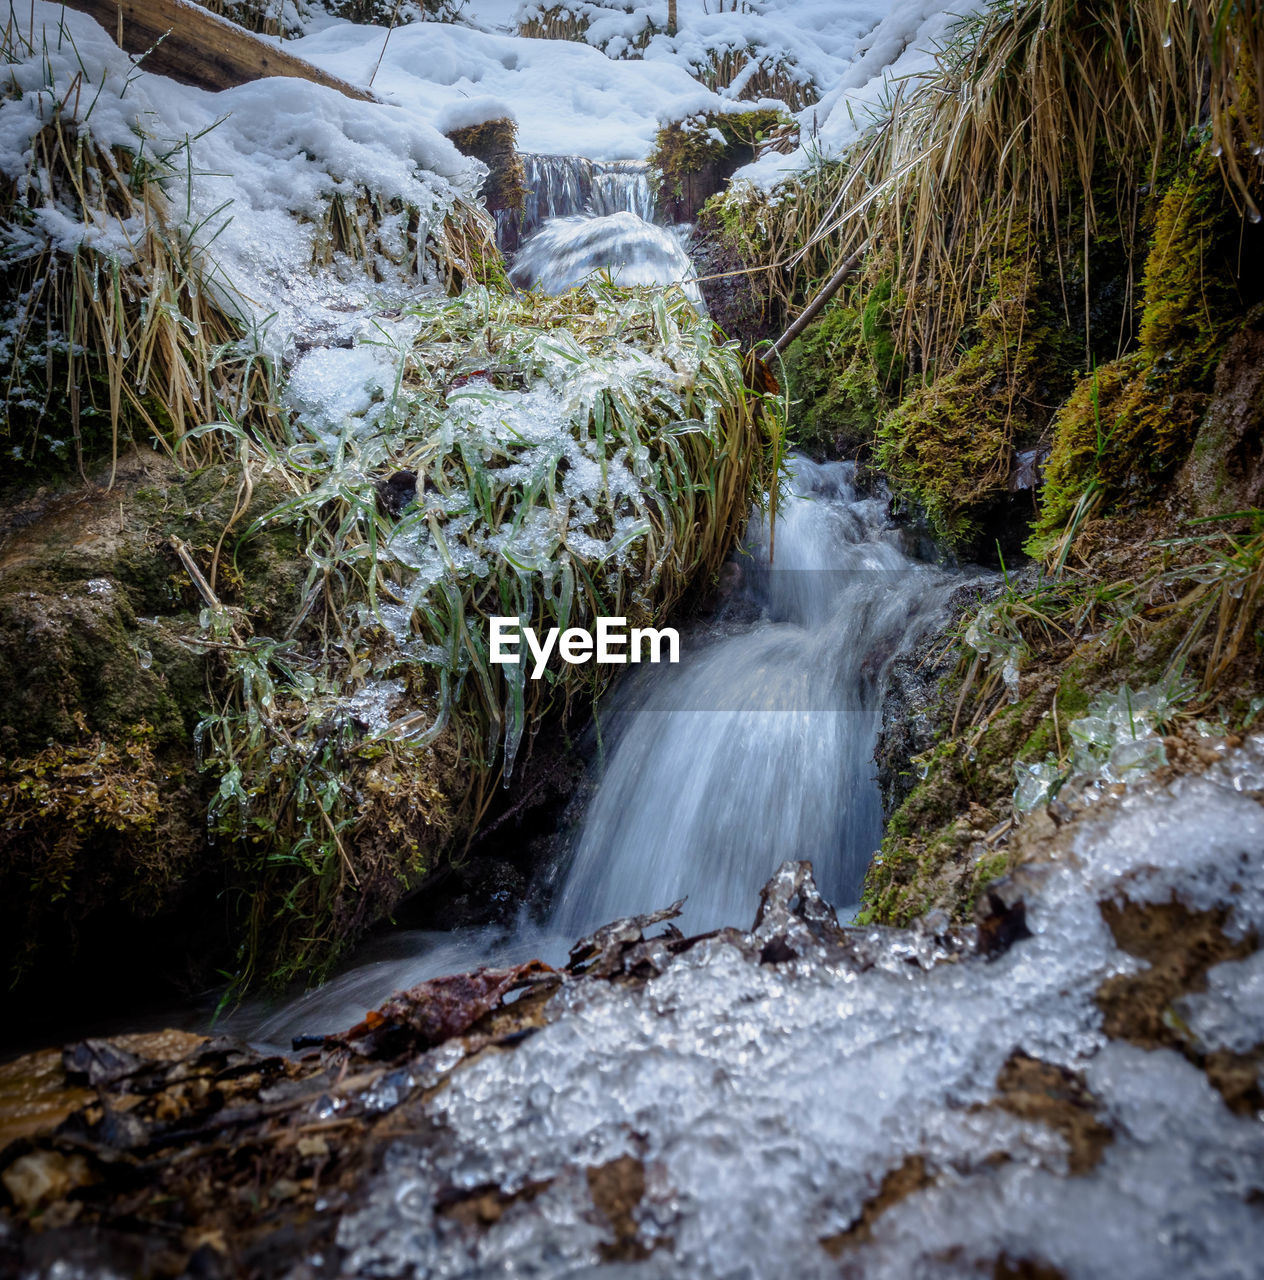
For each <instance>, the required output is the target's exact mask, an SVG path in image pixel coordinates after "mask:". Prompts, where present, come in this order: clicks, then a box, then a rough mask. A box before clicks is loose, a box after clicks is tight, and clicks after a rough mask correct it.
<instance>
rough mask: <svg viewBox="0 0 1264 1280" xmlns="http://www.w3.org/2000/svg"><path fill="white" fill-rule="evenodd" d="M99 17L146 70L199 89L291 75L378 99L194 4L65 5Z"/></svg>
mask: <svg viewBox="0 0 1264 1280" xmlns="http://www.w3.org/2000/svg"><path fill="white" fill-rule="evenodd" d="M66 3H67V4H68V5H69V7H70V8H72V9H78V10H79V11H80V12H81V13H86V14H88V16H89V17H92V18H95V19H96V20H97V21H98V22H99V23H100V24H101V25H102V26H103V27H104V28H105V30H106V31H107V32H109V34H110V35H112V36H113V37H114V39H115V41H116V42H117V43H118V46H119V48H121V49H124V50H126V51H127V52H128V53H130V54H133V55H136V56H139V55H140V54H144V55H145V58H144V67H143V69H144V70H145V71H152V72H153V73H154V74H155V75H160V76H169V77H170V78H171V79H172V80H179V81H180V82H181V83H182V84H192V85H196V86H197V87H198V88H200V89H211V90H219V89H230V88H232V87H233V86H234V85H238V84H245V83H247V81H250V80H262V79H263V78H264V77H265V76H292V77H294V78H295V79H299V80H310V81H311V82H312V83H313V84H320V85H324V86H325V87H326V88H328V89H336V90H337V91H338V92H339V93H342V94H345V95H346V96H347V97H348V98H358V99H360V101H362V102H376V101H378V99H377V98H376V97H375V95H373V94H372V93H370V92H369V91H368V90H367V89H361V88H358V87H357V86H355V85H353V84H348V83H347V81H345V80H340V79H339V78H338V77H337V76H331V75H330V74H329V73H328V72H327V71H322V70H320V68H319V67H314V66H312V64H311V63H310V62H304V61H303V59H302V58H296V57H295V56H294V55H293V54H291V53H286V52H285V51H284V50H283V49H280V48H278V47H277V46H276V45H275V44H273V43H272V42H271V41H269V40H265V39H264V38H263V37H262V36H257V35H255V34H254V33H253V32H251V31H247V30H246V29H245V28H244V27H239V26H238V25H237V24H236V23H235V22H230V21H229V20H228V19H227V18H221V17H220V16H219V15H218V14H214V13H211V12H210V11H209V10H207V9H203V8H201V7H200V6H198V5H196V4H192V3H191V2H190V0H66Z"/></svg>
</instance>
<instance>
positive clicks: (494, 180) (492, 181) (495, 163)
mask: <svg viewBox="0 0 1264 1280" xmlns="http://www.w3.org/2000/svg"><path fill="white" fill-rule="evenodd" d="M448 136H449V137H450V138H451V139H452V141H453V142H454V143H455V144H456V148H457V150H458V151H460V152H461V153H462V154H463V155H467V156H473V157H474V159H475V160H481V161H482V162H483V163H484V164H485V165H486V166H487V170H488V173H487V181H486V182H485V183H484V184H483V189H482V192H481V195H482V197H483V203H484V204H486V206H487V210H488V212H489V213H491V214H493V215H495V214H498V213H521V212H522V207H523V204H524V202H525V200H526V197H527V175H526V170H525V169H524V168H523V165H522V157H521V156H520V155H519V154H518V151H517V144H518V126H517V124H516V122H515V121H513V120H511V119H509V118H507V117H501V118H499V119H496V120H488V121H485V122H484V123H483V124H472V125H469V126H467V127H466V128H464V129H454V130H453V131H452V133H450V134H449V135H448ZM483 283H487V282H486V281H484V282H483Z"/></svg>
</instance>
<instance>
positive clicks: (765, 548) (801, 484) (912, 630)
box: [552, 458, 954, 936]
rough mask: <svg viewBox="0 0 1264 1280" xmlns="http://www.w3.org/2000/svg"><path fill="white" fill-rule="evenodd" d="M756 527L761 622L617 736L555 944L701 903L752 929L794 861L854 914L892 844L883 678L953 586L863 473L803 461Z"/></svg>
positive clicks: (751, 603) (662, 690)
mask: <svg viewBox="0 0 1264 1280" xmlns="http://www.w3.org/2000/svg"><path fill="white" fill-rule="evenodd" d="M769 541H770V538H769V530H768V526H767V524H766V523H765V522H759V523H756V524H755V525H754V526H753V528H752V530H751V534H750V536H749V537H748V540H747V546H746V548H745V550H746V552H747V554H746V555H744V556H741V557H739V558H738V559H737V560H736V561H735V563H736V564H737V565H738V566H740V569H739V570H738V571H737V572H739V573H740V577H741V583H740V586H739V587H738V589H737V590H736V592H735V593H734V595H735V599H734V601H733V605H732V606H731V608H732V609H733V611H735V612H736V613H737V614H738V615H739V616H741V615H742V614H743V612H744V613H745V614H746V616H747V617H750V615H751V614H752V613H753V614H755V618H754V621H748V622H747V623H745V624H744V625H742V626H740V627H739V629H737V630H736V631H735V633H734V634H731V635H727V636H722V637H721V638H719V639H717V640H714V641H712V642H711V643H709V644H706V645H704V646H703V647H702V648H701V649H700V650H698V651H696V652H694V653H692V654H689V655H687V656H686V657H685V659H684V660H683V662H682V664H681V665H680V666H679V667H675V668H672V667H661V666H660V667H654V668H650V669H648V670H646V671H644V672H642V673H640V674H639V677H638V678H637V679H635V680H634V681H633V682H632V683H631V686H630V687H629V688H628V689H627V690H626V691H625V693H624V697H623V699H622V701H621V704H620V706H619V707H618V708H617V709H616V711H615V712H614V713H613V715H612V716H611V717H610V718H609V720H608V723H607V725H606V727H605V737H606V744H607V750H608V762H607V764H606V767H605V770H604V773H603V775H602V777H601V780H600V783H599V785H598V788H597V792H596V796H595V798H594V800H593V802H592V805H591V807H590V809H589V812H588V815H587V818H586V820H585V822H584V824H583V828H582V833H581V835H580V838H579V841H578V848H577V851H576V853H575V858H574V863H573V865H572V867H571V869H570V873H569V877H568V878H567V880H566V883H565V886H564V888H563V890H562V892H561V894H560V896H559V899H558V902H557V906H556V909H555V913H554V918H553V922H552V924H553V931H554V932H556V933H560V934H563V935H565V936H578V935H580V934H582V933H584V932H586V931H588V930H590V929H592V928H595V927H596V926H598V925H600V924H602V923H604V922H605V921H607V920H611V919H614V918H616V917H618V916H624V915H629V914H632V913H635V912H641V911H649V910H653V909H655V908H657V907H661V906H664V905H666V904H667V903H669V902H672V901H673V900H675V899H677V898H685V897H687V898H688V902H687V904H686V907H685V913H684V917H683V919H682V921H681V922H680V923H681V927H682V928H683V929H684V930H685V931H686V932H696V931H698V930H702V929H709V928H714V927H717V926H720V925H724V924H732V923H734V922H745V920H746V919H747V917H749V915H750V914H751V904H752V903H753V902H754V901H756V899H757V898H758V894H759V889H760V886H761V885H763V883H764V882H765V881H766V880H767V879H768V877H769V876H770V875H771V874H772V872H773V871H774V870H775V869H776V867H777V866H778V864H779V863H781V862H782V861H783V860H784V859H786V858H808V859H811V860H812V862H813V864H814V865H815V868H816V875H817V880H818V883H819V884H820V886H821V889H822V892H823V893H824V895H825V896H826V898H828V899H830V900H831V901H833V902H835V903H837V904H840V905H842V904H848V903H855V902H856V901H857V900H858V899H859V896H860V889H861V884H862V881H863V879H864V875H865V870H866V868H867V866H868V862H869V858H870V856H871V855H872V853H873V851H874V850H875V849H876V848H877V847H878V844H879V842H880V840H881V837H882V815H881V811H880V807H879V799H878V792H877V787H876V785H875V784H874V781H873V773H874V766H873V752H874V745H875V742H876V737H877V731H878V721H879V701H880V692H881V689H880V686H881V677H882V674H883V672H884V670H885V668H886V666H887V664H888V663H889V661H890V660H891V658H892V657H894V656H895V654H896V653H897V652H898V651H899V650H900V648H901V647H903V646H904V645H905V644H906V643H907V642H908V640H909V639H910V638H911V637H912V636H914V635H915V634H916V633H917V632H918V630H919V629H920V628H922V627H924V626H925V625H926V624H927V623H928V622H929V621H930V620H931V618H932V617H933V616H934V614H935V613H936V611H937V610H938V608H939V606H940V604H941V603H942V601H943V600H944V599H945V597H946V594H947V592H948V590H949V589H950V587H951V585H953V583H954V580H953V579H952V578H951V577H950V576H949V575H948V574H946V573H944V572H942V571H940V570H938V569H935V568H933V567H931V566H929V565H925V564H920V563H918V562H916V561H913V560H911V559H909V557H908V556H907V555H906V554H905V553H904V551H903V550H902V548H901V546H900V535H899V532H898V531H897V530H896V528H895V527H894V526H893V525H892V524H891V522H890V520H889V518H888V515H887V511H886V503H885V501H884V500H883V499H882V498H881V497H876V496H873V497H866V496H865V495H863V494H862V493H860V492H858V490H857V487H856V478H855V467H854V464H852V463H843V462H839V463H827V464H823V465H817V464H815V463H812V462H809V461H808V460H807V459H803V458H798V459H794V460H793V478H792V483H791V492H790V494H789V495H788V497H787V500H786V501H785V503H784V504H783V506H782V511H781V515H780V517H779V519H778V521H777V525H776V548H775V550H776V554H775V563H774V564H770V563H769V555H768V552H769Z"/></svg>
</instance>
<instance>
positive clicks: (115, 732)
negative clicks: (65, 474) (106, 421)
mask: <svg viewBox="0 0 1264 1280" xmlns="http://www.w3.org/2000/svg"><path fill="white" fill-rule="evenodd" d="M108 475H109V471H108V468H107V469H106V470H105V471H103V472H101V473H100V474H98V475H94V476H93V481H94V483H92V484H90V485H88V486H78V487H75V488H71V489H65V490H60V491H59V490H56V489H53V488H51V487H46V488H45V489H43V490H39V491H36V492H35V493H34V494H31V495H29V496H28V497H27V498H26V500H25V501H24V502H19V503H14V504H13V505H11V506H10V507H9V508H8V510H7V511H6V513H5V514H6V517H7V521H8V525H9V527H8V529H7V531H6V532H7V537H6V544H5V562H4V567H3V571H2V572H0V758H2V759H0V828H3V831H2V832H0V935H2V936H3V939H4V943H3V954H0V963H3V965H4V966H5V968H6V969H7V970H8V972H9V976H10V978H14V977H16V976H19V974H20V975H21V976H22V977H23V978H24V979H25V980H27V981H28V982H37V981H40V980H42V979H43V975H45V974H46V973H57V972H64V971H65V969H66V967H67V966H68V965H69V964H70V962H71V960H72V958H73V954H74V951H75V939H76V937H78V936H80V935H81V934H82V933H83V931H84V930H85V929H90V930H97V929H98V928H100V929H102V930H104V931H106V932H107V933H108V932H109V928H108V927H107V926H106V924H105V923H104V922H105V921H113V922H114V927H115V928H119V927H125V926H124V922H126V927H132V926H134V925H136V924H137V923H143V922H146V921H152V920H155V919H157V918H160V917H164V916H170V913H172V912H173V911H175V910H176V909H177V908H180V907H181V906H182V904H183V903H185V902H186V901H187V900H188V897H189V895H190V893H196V892H203V893H205V894H206V895H208V896H211V897H213V896H215V895H218V894H220V893H222V892H223V890H224V888H225V887H226V883H227V878H228V868H227V863H226V859H225V856H224V854H223V852H222V851H221V850H219V849H215V848H212V847H210V846H208V844H207V839H206V817H205V815H206V795H205V791H204V784H203V781H202V779H201V777H200V775H199V770H198V762H197V759H196V756H195V751H194V730H195V727H196V726H197V724H198V722H199V721H200V720H201V718H202V717H203V716H204V715H205V714H206V711H207V709H208V705H209V689H210V685H211V683H212V682H213V677H214V674H215V667H214V663H213V662H211V661H209V660H208V657H207V653H206V650H205V649H204V648H203V647H202V646H200V645H199V644H197V643H195V641H196V639H197V637H198V636H199V635H200V633H201V627H200V625H199V619H198V612H199V610H200V608H201V607H202V601H201V599H200V597H199V596H198V595H197V593H196V592H195V591H193V589H192V587H191V585H190V583H189V580H188V575H187V574H186V573H185V571H184V569H183V567H182V565H181V564H180V562H179V560H178V559H177V557H176V554H175V551H174V550H173V547H172V545H171V541H170V539H171V537H172V536H173V535H174V536H178V537H179V538H180V539H181V540H182V542H184V543H185V544H187V545H188V546H189V547H190V548H191V550H192V554H193V555H194V558H195V559H196V560H197V561H198V562H199V563H200V565H201V567H202V569H203V571H204V572H205V573H207V574H208V575H210V574H211V571H212V563H213V561H214V560H215V549H216V546H217V545H219V543H220V538H221V535H223V534H224V529H225V526H226V525H228V524H229V523H230V522H231V520H232V517H233V514H234V511H235V510H236V509H237V506H238V502H239V498H240V497H241V496H242V491H241V488H240V482H241V476H240V474H239V473H238V472H237V471H236V469H235V468H233V467H213V468H208V469H206V470H205V471H203V472H200V473H196V474H187V473H184V472H181V471H179V470H178V469H177V468H176V467H175V465H174V464H172V463H171V462H169V461H168V460H167V459H165V458H164V457H161V456H159V455H156V454H152V453H149V452H147V451H137V452H135V453H131V454H128V455H125V456H124V457H123V458H122V459H120V465H119V468H118V474H117V477H116V484H115V487H114V488H113V489H106V488H105V487H104V483H103V482H104V480H105V479H107V478H108ZM249 496H250V498H251V502H250V503H248V504H247V505H246V509H245V510H244V511H243V512H241V513H240V515H239V517H238V520H237V523H236V526H235V529H236V530H244V529H245V528H246V527H247V526H248V525H249V524H250V522H251V520H252V519H253V517H254V516H255V515H257V514H260V513H261V512H262V511H264V510H266V509H267V508H268V507H270V506H272V505H274V504H275V503H276V502H277V501H279V500H280V499H281V497H282V491H281V489H280V488H279V486H278V485H277V484H276V483H275V481H273V480H270V479H268V478H266V477H261V478H259V479H258V480H257V482H256V483H255V484H254V486H253V488H252V490H251V492H250V495H249ZM238 543H239V537H238V536H236V535H235V533H234V532H230V533H229V534H228V535H227V536H226V537H224V539H223V545H222V548H221V552H220V556H219V567H218V573H217V574H216V575H215V576H216V582H217V588H218V590H219V593H220V595H221V598H222V599H223V600H224V601H225V602H226V603H227V604H229V605H230V606H232V607H233V608H235V609H237V610H239V611H241V615H242V616H245V615H246V614H249V615H250V616H251V617H253V618H254V619H256V620H257V621H258V622H259V623H260V624H264V623H267V624H273V623H275V624H277V625H280V624H281V622H282V620H283V619H284V620H286V621H288V620H289V619H290V618H291V617H292V616H293V615H294V612H295V607H296V605H297V603H298V598H299V597H298V586H299V583H300V582H301V579H302V576H303V573H304V571H305V561H304V558H303V557H301V556H300V554H299V549H298V546H297V543H296V541H295V538H294V535H293V533H292V532H290V531H287V530H275V529H269V530H267V531H266V532H264V533H262V534H261V535H260V536H257V537H253V538H251V539H249V540H247V541H246V542H244V543H240V545H238ZM221 941H222V940H221ZM48 980H52V979H51V978H49V979H48Z"/></svg>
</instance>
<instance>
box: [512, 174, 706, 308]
mask: <svg viewBox="0 0 1264 1280" xmlns="http://www.w3.org/2000/svg"><path fill="white" fill-rule="evenodd" d="M522 162H523V170H524V175H525V181H526V186H527V196H526V200H525V202H524V205H523V209H522V212H521V213H515V212H509V211H505V212H502V213H501V214H499V215H498V220H497V224H496V235H497V242H498V243H499V244H500V247H501V249H502V250H504V251H505V252H510V251H511V250H512V249H513V248H514V247H516V246H518V245H519V244H521V248H520V249H519V250H518V252H517V255H516V257H515V258H514V263H513V269H512V271H511V272H510V278H511V279H512V280H513V282H514V284H516V285H518V286H519V287H520V288H523V289H542V290H544V292H545V293H564V292H565V291H566V290H567V289H570V288H572V287H573V286H574V285H576V284H578V283H579V282H580V281H581V280H584V279H586V278H587V277H588V276H590V275H592V274H593V273H594V272H598V271H608V272H609V273H610V275H611V277H612V278H613V279H614V280H615V282H616V283H617V284H621V285H646V284H657V285H666V284H680V285H681V286H682V287H683V288H684V290H685V292H686V294H687V295H688V296H689V298H690V299H691V300H692V301H693V302H694V304H695V305H696V306H698V307H701V306H702V305H703V302H702V293H701V291H700V290H699V288H698V286H697V285H696V284H695V283H694V282H693V277H694V271H693V266H692V264H691V263H690V261H689V255H688V253H687V252H686V250H685V238H684V237H683V236H682V235H681V234H680V232H679V231H677V230H673V229H670V228H666V227H660V226H656V225H655V223H654V219H655V217H656V216H657V212H658V206H657V202H656V200H655V197H654V189H653V187H652V186H651V185H650V180H649V167H648V166H647V165H646V164H645V163H644V162H643V161H639V160H612V161H598V160H588V159H585V158H584V157H583V156H544V155H524V156H523V157H522Z"/></svg>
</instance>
